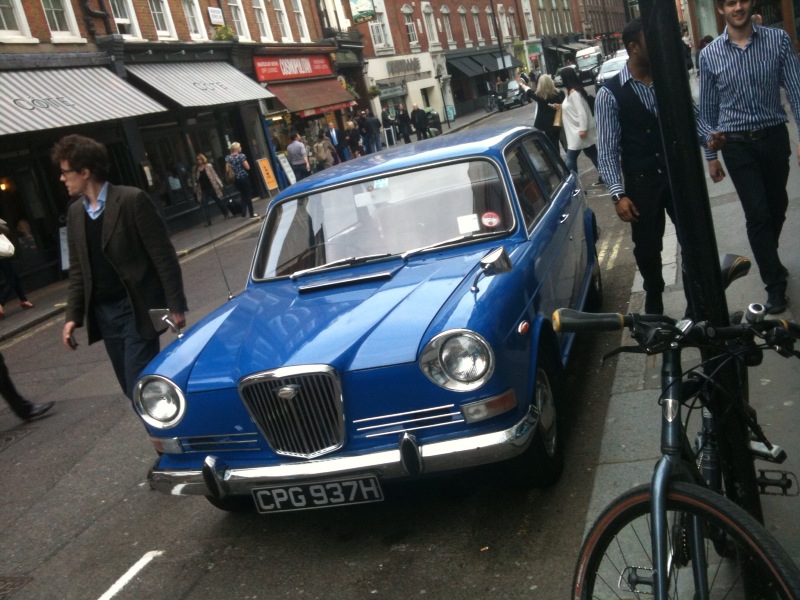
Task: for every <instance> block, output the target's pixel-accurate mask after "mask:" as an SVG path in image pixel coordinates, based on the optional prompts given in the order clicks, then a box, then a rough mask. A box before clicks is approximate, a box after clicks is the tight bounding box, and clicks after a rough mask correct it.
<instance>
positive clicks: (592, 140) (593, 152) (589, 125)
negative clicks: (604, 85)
mask: <svg viewBox="0 0 800 600" xmlns="http://www.w3.org/2000/svg"><path fill="white" fill-rule="evenodd" d="M561 77H562V81H563V83H564V87H565V88H567V98H566V99H565V100H564V102H563V103H562V104H561V124H562V127H563V128H564V133H565V134H566V136H567V160H566V163H567V167H568V168H569V170H570V171H575V172H576V173H577V171H578V156H579V155H580V153H581V151H583V152H584V153H585V154H586V156H588V157H589V160H591V161H592V164H593V165H594V168H595V169H596V168H597V146H596V145H595V144H596V143H597V132H596V130H595V124H594V115H593V114H592V110H591V108H590V107H589V95H588V94H587V93H586V90H584V89H583V86H582V85H581V82H580V79H579V78H578V74H577V73H576V72H575V70H574V69H564V71H562V72H561Z"/></svg>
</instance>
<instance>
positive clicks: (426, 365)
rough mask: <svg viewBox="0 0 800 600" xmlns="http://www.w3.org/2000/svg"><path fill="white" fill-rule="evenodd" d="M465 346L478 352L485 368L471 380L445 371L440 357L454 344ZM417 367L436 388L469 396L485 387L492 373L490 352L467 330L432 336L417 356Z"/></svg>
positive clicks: (443, 360) (456, 330) (493, 359)
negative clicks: (468, 394)
mask: <svg viewBox="0 0 800 600" xmlns="http://www.w3.org/2000/svg"><path fill="white" fill-rule="evenodd" d="M459 343H467V344H470V345H472V347H473V349H474V350H476V351H478V352H479V353H480V354H481V356H480V360H482V361H484V363H485V365H484V367H483V368H482V369H481V370H480V372H479V373H477V374H476V375H475V376H471V377H463V376H461V377H459V376H458V375H457V374H455V373H454V372H453V369H451V368H449V367H448V364H447V363H448V361H447V359H446V358H445V357H444V353H445V352H446V351H447V350H448V348H452V347H453V345H454V344H459ZM419 367H420V369H422V372H423V373H425V376H426V377H427V378H428V379H430V380H431V381H432V382H433V383H435V384H436V385H438V386H440V387H443V388H444V389H447V390H451V391H454V392H471V391H473V390H477V389H478V388H480V387H481V386H482V385H483V384H485V383H486V382H487V381H488V380H489V379H490V378H491V376H492V374H493V373H494V367H495V358H494V351H493V350H492V347H491V345H490V344H489V342H487V341H486V339H485V338H484V337H483V336H482V335H480V334H479V333H477V332H475V331H472V330H470V329H451V330H448V331H443V332H442V333H440V334H438V335H436V336H435V337H434V338H433V339H432V340H431V341H429V342H428V343H427V344H425V348H424V349H423V350H422V354H421V355H420V360H419Z"/></svg>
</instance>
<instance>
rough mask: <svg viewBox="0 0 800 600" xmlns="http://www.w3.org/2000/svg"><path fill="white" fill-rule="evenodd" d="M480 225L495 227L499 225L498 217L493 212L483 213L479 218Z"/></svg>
mask: <svg viewBox="0 0 800 600" xmlns="http://www.w3.org/2000/svg"><path fill="white" fill-rule="evenodd" d="M481 223H483V226H484V227H497V226H498V225H500V215H498V214H497V213H495V212H491V211H489V212H485V213H483V216H481Z"/></svg>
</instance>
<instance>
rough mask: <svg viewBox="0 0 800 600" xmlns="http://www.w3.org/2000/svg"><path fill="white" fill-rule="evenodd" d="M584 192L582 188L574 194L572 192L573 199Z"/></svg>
mask: <svg viewBox="0 0 800 600" xmlns="http://www.w3.org/2000/svg"><path fill="white" fill-rule="evenodd" d="M582 191H583V190H582V189H581V188H578V189H576V190H575V191H574V192H572V197H573V198H574V197H575V196H577V195H578V194H580V193H581V192H582Z"/></svg>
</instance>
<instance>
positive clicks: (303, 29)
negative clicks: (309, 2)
mask: <svg viewBox="0 0 800 600" xmlns="http://www.w3.org/2000/svg"><path fill="white" fill-rule="evenodd" d="M290 1H291V3H292V13H293V14H294V21H295V25H297V32H298V33H299V34H300V41H301V42H310V41H311V35H310V34H309V32H308V21H306V13H305V10H304V9H303V3H302V2H301V1H300V0H290Z"/></svg>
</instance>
